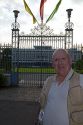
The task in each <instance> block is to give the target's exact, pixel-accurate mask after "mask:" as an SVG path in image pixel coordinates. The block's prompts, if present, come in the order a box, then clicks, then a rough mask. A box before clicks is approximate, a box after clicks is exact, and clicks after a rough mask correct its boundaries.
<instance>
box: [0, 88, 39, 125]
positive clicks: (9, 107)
mask: <svg viewBox="0 0 83 125" xmlns="http://www.w3.org/2000/svg"><path fill="white" fill-rule="evenodd" d="M40 92H41V89H40V88H26V87H24V88H21V87H14V88H4V89H0V125H37V119H38V114H39V109H40V105H39V103H38V102H37V100H38V98H39V95H40Z"/></svg>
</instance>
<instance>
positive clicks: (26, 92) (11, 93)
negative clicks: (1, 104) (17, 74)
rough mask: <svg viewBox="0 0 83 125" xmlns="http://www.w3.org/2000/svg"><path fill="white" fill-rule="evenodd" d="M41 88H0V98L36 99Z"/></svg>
mask: <svg viewBox="0 0 83 125" xmlns="http://www.w3.org/2000/svg"><path fill="white" fill-rule="evenodd" d="M40 92H41V88H35V87H34V88H33V87H32V88H30V87H9V88H1V89H0V100H18V101H20V100H21V101H22V100H26V101H37V100H38V98H39V96H40Z"/></svg>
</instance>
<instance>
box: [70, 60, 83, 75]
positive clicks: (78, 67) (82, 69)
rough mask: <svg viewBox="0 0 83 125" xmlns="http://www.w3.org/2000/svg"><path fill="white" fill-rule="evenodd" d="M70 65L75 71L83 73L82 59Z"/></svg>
mask: <svg viewBox="0 0 83 125" xmlns="http://www.w3.org/2000/svg"><path fill="white" fill-rule="evenodd" d="M72 67H73V69H74V70H75V71H76V72H78V73H80V74H83V60H78V61H76V62H75V63H74V64H73V66H72Z"/></svg>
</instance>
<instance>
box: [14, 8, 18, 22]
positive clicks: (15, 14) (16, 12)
mask: <svg viewBox="0 0 83 125" xmlns="http://www.w3.org/2000/svg"><path fill="white" fill-rule="evenodd" d="M13 12H14V17H15V23H16V22H17V17H18V13H19V11H18V10H14V11H13Z"/></svg>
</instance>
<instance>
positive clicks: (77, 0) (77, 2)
mask: <svg viewBox="0 0 83 125" xmlns="http://www.w3.org/2000/svg"><path fill="white" fill-rule="evenodd" d="M71 1H72V2H73V3H75V4H81V3H83V0H71Z"/></svg>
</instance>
